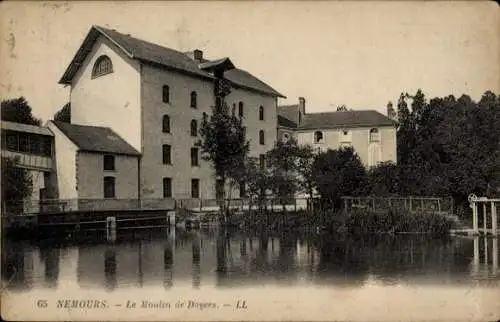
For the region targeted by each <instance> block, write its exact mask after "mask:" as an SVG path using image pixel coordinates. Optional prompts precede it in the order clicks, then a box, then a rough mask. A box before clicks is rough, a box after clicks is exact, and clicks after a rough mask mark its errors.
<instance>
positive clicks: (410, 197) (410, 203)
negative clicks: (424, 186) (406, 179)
mask: <svg viewBox="0 0 500 322" xmlns="http://www.w3.org/2000/svg"><path fill="white" fill-rule="evenodd" d="M411 211H412V206H411V196H410V212H411Z"/></svg>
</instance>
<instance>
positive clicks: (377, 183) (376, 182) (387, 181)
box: [368, 161, 400, 196]
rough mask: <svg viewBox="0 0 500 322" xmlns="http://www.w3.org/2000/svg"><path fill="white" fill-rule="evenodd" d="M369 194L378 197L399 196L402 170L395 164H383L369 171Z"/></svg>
mask: <svg viewBox="0 0 500 322" xmlns="http://www.w3.org/2000/svg"><path fill="white" fill-rule="evenodd" d="M368 178H369V182H370V188H369V194H370V195H376V196H391V195H398V194H399V192H400V189H399V184H400V182H399V181H400V168H399V167H398V166H397V165H396V164H395V163H393V162H390V161H389V162H382V163H380V164H378V165H376V166H374V167H371V168H370V170H368Z"/></svg>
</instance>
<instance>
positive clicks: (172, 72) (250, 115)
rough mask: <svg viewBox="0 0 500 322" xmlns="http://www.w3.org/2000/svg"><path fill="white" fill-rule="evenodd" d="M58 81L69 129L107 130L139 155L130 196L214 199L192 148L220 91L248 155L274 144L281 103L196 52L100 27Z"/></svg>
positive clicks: (208, 170)
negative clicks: (66, 99) (238, 122)
mask: <svg viewBox="0 0 500 322" xmlns="http://www.w3.org/2000/svg"><path fill="white" fill-rule="evenodd" d="M60 83H61V84H64V85H68V86H70V102H71V123H72V124H76V125H85V126H95V127H107V128H110V129H111V130H112V131H114V132H115V133H116V134H117V135H118V136H120V137H121V138H123V140H124V141H126V142H127V143H128V144H130V145H131V147H133V148H134V149H135V150H136V151H138V152H139V153H140V155H141V157H140V158H139V169H138V171H139V172H140V177H139V186H140V188H139V190H138V191H137V192H136V193H135V192H134V193H133V194H130V195H128V194H127V195H126V197H129V198H130V197H131V196H137V197H138V198H151V199H154V198H180V199H182V198H203V199H212V198H215V197H216V195H215V194H216V193H215V191H216V190H217V189H214V187H215V183H216V178H215V176H214V171H213V169H212V166H211V164H209V163H208V162H206V161H203V160H202V159H201V155H200V151H199V148H197V147H196V146H195V143H196V142H197V141H198V140H199V139H200V138H199V127H200V124H201V120H202V119H203V115H204V114H210V113H211V107H212V106H214V105H215V100H216V97H217V92H218V91H220V90H224V88H226V89H227V88H228V87H230V88H231V92H230V93H229V95H227V96H226V97H225V102H226V103H228V104H229V106H230V107H232V109H233V111H234V112H235V113H236V114H237V115H238V116H239V117H241V118H242V119H243V124H244V126H245V127H246V135H247V139H249V141H250V153H249V154H250V155H251V156H253V157H259V156H260V155H264V154H265V153H266V152H267V151H269V150H270V149H272V147H273V146H274V143H275V140H276V137H277V126H276V124H277V114H276V110H277V98H278V97H284V96H283V95H282V94H280V93H279V92H277V91H276V90H274V89H273V88H272V87H270V86H269V85H267V84H265V83H264V82H263V81H261V80H259V79H258V78H256V77H254V76H252V75H251V74H250V73H248V72H246V71H244V70H241V69H238V68H236V67H235V66H234V64H233V63H232V62H231V60H230V59H229V58H227V57H226V58H221V59H216V60H207V59H206V58H205V57H204V56H203V52H202V51H201V50H194V51H193V52H188V53H183V52H179V51H176V50H173V49H170V48H166V47H163V46H160V45H157V44H153V43H150V42H146V41H144V40H140V39H137V38H134V37H131V36H130V35H125V34H122V33H119V32H117V31H115V30H110V29H106V28H102V27H98V26H93V27H92V28H91V29H90V31H89V33H88V34H87V36H86V38H85V40H84V41H83V43H82V44H81V46H80V48H79V49H78V51H77V53H76V55H75V56H74V58H73V60H72V61H71V63H70V64H69V66H68V67H67V69H66V71H65V72H64V75H63V76H62V78H61V80H60ZM58 158H59V156H58ZM58 170H61V171H63V170H64V171H70V170H68V169H58ZM71 171H73V170H72V169H71ZM79 171H80V170H79ZM60 175H61V176H65V175H66V174H63V173H61V174H60ZM243 190H244V189H243ZM71 191H74V189H73V190H71ZM97 194H98V193H97V192H96V191H94V192H92V193H90V192H89V195H92V196H93V195H97ZM72 195H75V192H72ZM123 196H125V194H124V195H123ZM116 197H117V198H118V197H122V195H119V194H117V196H116Z"/></svg>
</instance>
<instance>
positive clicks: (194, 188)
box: [191, 179, 200, 198]
mask: <svg viewBox="0 0 500 322" xmlns="http://www.w3.org/2000/svg"><path fill="white" fill-rule="evenodd" d="M191 198H200V179H191Z"/></svg>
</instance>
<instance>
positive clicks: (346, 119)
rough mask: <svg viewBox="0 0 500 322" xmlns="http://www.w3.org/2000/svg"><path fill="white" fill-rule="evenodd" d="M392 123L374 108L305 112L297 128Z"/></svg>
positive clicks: (345, 126)
mask: <svg viewBox="0 0 500 322" xmlns="http://www.w3.org/2000/svg"><path fill="white" fill-rule="evenodd" d="M394 125H395V124H394V121H393V120H391V119H389V118H388V117H386V116H385V115H383V114H381V113H379V112H377V111H374V110H364V111H343V112H328V113H311V114H305V115H304V116H303V118H302V122H301V124H299V126H298V129H299V130H312V129H335V128H349V127H377V126H394Z"/></svg>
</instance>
